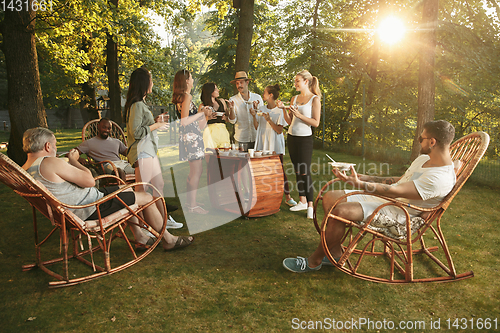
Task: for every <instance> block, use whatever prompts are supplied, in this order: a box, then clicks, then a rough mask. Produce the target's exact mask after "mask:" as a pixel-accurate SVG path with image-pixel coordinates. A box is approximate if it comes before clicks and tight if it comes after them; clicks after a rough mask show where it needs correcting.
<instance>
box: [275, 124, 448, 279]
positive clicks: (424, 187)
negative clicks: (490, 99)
mask: <svg viewBox="0 0 500 333" xmlns="http://www.w3.org/2000/svg"><path fill="white" fill-rule="evenodd" d="M454 136H455V128H454V127H453V125H451V124H450V123H449V122H447V121H444V120H437V121H431V122H428V123H426V124H424V130H423V131H422V134H421V135H420V137H419V141H420V146H421V149H420V153H421V155H420V156H419V157H417V158H416V159H415V160H414V161H413V163H412V164H411V165H410V167H409V168H408V170H406V172H405V174H404V175H403V176H401V177H375V176H367V175H361V174H357V173H356V171H355V170H354V167H351V174H350V175H349V176H348V175H346V173H345V172H340V171H338V170H336V169H334V170H333V173H334V174H335V176H337V177H338V178H339V179H341V180H342V181H344V182H347V183H349V184H352V185H353V186H354V188H355V189H359V190H364V191H365V192H367V193H374V194H378V195H383V196H386V197H390V198H398V199H399V200H402V201H406V202H408V203H409V204H412V205H415V206H419V207H423V208H432V207H435V206H436V205H438V204H439V203H440V202H441V201H442V200H443V199H444V198H445V197H446V195H447V194H448V193H449V192H450V191H451V189H452V188H453V186H454V185H455V182H456V176H455V170H454V165H453V162H452V159H451V156H450V144H451V142H452V140H453V138H454ZM352 191H357V190H335V191H330V192H327V193H325V194H324V196H323V210H324V211H325V215H326V214H328V213H329V211H330V209H331V208H332V206H333V204H334V203H335V202H336V201H337V199H339V198H340V197H341V196H343V195H344V194H346V193H349V192H352ZM386 202H387V201H386V200H384V199H382V198H379V197H375V196H370V195H363V194H359V195H353V196H350V197H347V198H346V199H343V200H342V201H341V202H339V203H338V204H337V205H336V206H335V208H334V209H333V211H332V213H333V214H334V215H335V216H339V217H342V218H345V219H348V220H351V221H366V220H367V219H368V218H369V217H370V216H371V215H372V214H373V212H374V211H375V209H377V208H378V207H379V206H380V205H382V204H384V203H386ZM407 210H408V213H409V214H410V217H415V216H418V215H419V213H420V211H417V210H414V209H411V208H409V207H407ZM380 213H381V214H384V215H386V216H388V217H390V218H392V219H394V220H396V221H400V222H401V221H405V220H406V217H405V216H404V213H403V211H402V210H401V209H399V208H397V207H395V206H386V207H384V208H382V209H381V210H380ZM345 226H346V225H345V224H344V223H342V222H341V221H339V220H335V219H334V220H332V221H331V222H330V223H328V225H327V228H326V239H327V244H328V247H329V250H330V253H331V254H332V256H333V257H334V259H337V260H338V259H339V258H340V256H341V255H342V248H341V240H342V237H343V235H344V232H345ZM322 265H331V263H330V261H329V260H328V258H327V257H326V256H325V252H324V250H323V247H322V245H321V243H320V244H319V245H318V247H317V248H316V251H314V253H313V254H312V255H311V256H310V257H309V258H303V257H297V258H286V259H285V260H283V266H284V267H285V268H286V269H288V270H289V271H292V272H295V273H303V272H310V271H317V270H319V269H320V268H321V266H322Z"/></svg>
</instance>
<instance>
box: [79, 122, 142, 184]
mask: <svg viewBox="0 0 500 333" xmlns="http://www.w3.org/2000/svg"><path fill="white" fill-rule="evenodd" d="M109 122H110V123H111V132H110V133H109V136H110V137H112V138H115V139H118V140H120V141H121V142H123V143H124V144H125V145H127V140H126V138H125V133H124V132H123V130H122V129H121V127H120V126H119V125H118V124H117V123H115V122H114V121H112V120H110V121H109ZM98 125H99V119H93V120H91V121H89V122H88V123H86V124H85V125H84V126H83V129H82V141H85V140H88V139H91V138H93V137H94V136H96V135H98V134H99V131H98V129H97V126H98ZM121 158H122V160H125V161H126V160H127V157H126V156H121ZM106 163H109V165H110V166H111V167H112V168H113V174H114V175H115V176H117V177H119V174H118V168H117V167H116V165H114V164H113V162H111V161H101V162H97V161H95V160H93V159H92V158H91V157H90V156H87V165H86V166H87V167H89V168H91V167H94V168H95V169H97V170H98V174H105V173H106V172H105V170H104V164H106ZM125 177H126V179H125V181H126V182H127V183H130V182H134V181H135V175H134V174H126V175H125Z"/></svg>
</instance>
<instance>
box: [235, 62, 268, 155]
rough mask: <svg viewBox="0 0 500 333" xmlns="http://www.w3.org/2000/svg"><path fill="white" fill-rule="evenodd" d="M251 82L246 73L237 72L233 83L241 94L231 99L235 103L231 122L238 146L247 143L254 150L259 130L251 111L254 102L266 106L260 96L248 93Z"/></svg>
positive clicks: (248, 147)
mask: <svg viewBox="0 0 500 333" xmlns="http://www.w3.org/2000/svg"><path fill="white" fill-rule="evenodd" d="M250 80H251V79H249V78H248V76H247V73H246V72H244V71H240V72H236V75H235V76H234V80H232V81H231V83H234V84H236V89H238V91H239V93H238V94H236V95H234V96H233V97H231V98H230V99H229V101H230V102H232V103H234V107H233V109H232V110H231V109H230V113H229V122H230V123H231V124H234V139H235V140H236V145H237V146H238V145H239V144H240V143H244V144H245V143H246V144H247V149H253V148H254V146H255V139H256V137H257V130H256V129H255V127H254V125H253V117H252V114H251V113H250V109H251V108H252V105H253V102H254V101H258V102H259V106H262V105H264V102H263V101H262V97H260V95H258V94H254V93H252V92H250V91H248V83H249V82H250ZM233 110H234V111H233Z"/></svg>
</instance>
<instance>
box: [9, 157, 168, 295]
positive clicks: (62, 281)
mask: <svg viewBox="0 0 500 333" xmlns="http://www.w3.org/2000/svg"><path fill="white" fill-rule="evenodd" d="M104 177H112V178H116V179H117V180H119V181H121V182H122V183H123V181H122V180H121V179H119V178H118V177H115V176H112V175H104V176H99V177H97V178H104ZM0 181H2V183H4V184H6V185H7V186H9V187H10V188H11V189H13V190H14V192H15V193H17V194H19V195H20V196H22V197H23V198H25V199H26V200H27V201H28V202H29V203H30V204H31V206H32V208H33V226H34V230H35V250H36V263H35V264H32V265H25V266H23V271H26V270H30V269H33V268H35V267H39V268H41V269H42V270H43V271H44V272H46V273H48V274H49V275H51V276H53V277H54V278H56V279H57V280H58V281H53V282H49V287H63V286H70V285H75V284H78V283H81V282H86V281H89V280H92V279H95V278H98V277H101V276H105V275H110V274H113V273H116V272H119V271H121V270H123V269H125V268H127V267H130V266H132V265H133V264H135V263H137V262H139V261H140V260H142V259H144V258H145V257H146V256H147V255H148V254H149V253H151V251H153V249H154V248H155V247H156V246H157V245H158V244H159V243H160V241H161V239H162V236H161V235H163V233H164V231H165V228H166V226H167V214H165V219H164V221H163V227H162V229H161V231H160V232H159V233H158V232H156V231H155V230H154V229H153V228H152V227H151V226H150V225H148V224H147V222H146V221H145V220H144V219H143V218H142V217H141V216H142V214H140V212H141V211H142V210H144V208H146V207H148V206H150V205H155V202H156V201H158V200H161V201H162V203H163V205H165V201H164V199H163V198H162V197H161V196H160V197H158V198H155V199H154V200H153V201H152V202H151V203H149V204H147V205H145V206H140V207H139V206H138V205H137V204H134V205H132V206H129V207H127V208H124V209H122V210H120V211H118V212H116V213H114V214H111V215H109V216H107V217H105V218H101V217H100V213H99V211H100V208H99V207H100V205H102V204H103V203H105V202H106V201H108V200H111V199H112V198H115V197H116V196H117V194H118V193H120V192H123V191H125V190H127V189H130V188H131V187H133V186H136V185H146V186H149V187H151V188H152V189H153V191H154V192H153V193H155V192H158V190H157V189H156V188H154V186H152V185H151V184H148V183H135V184H129V185H127V186H124V187H123V188H121V189H120V190H118V191H116V192H113V193H111V194H109V195H107V196H105V197H104V198H101V199H100V200H98V201H96V202H94V203H91V204H87V205H82V206H71V205H66V204H64V203H62V202H61V201H59V200H57V199H56V198H55V197H54V196H53V195H52V194H51V193H50V192H49V191H48V190H47V189H46V188H45V186H43V185H42V184H41V183H40V182H38V181H36V180H35V179H34V178H32V177H31V175H29V174H28V173H27V172H26V171H25V170H24V169H22V168H21V167H19V166H18V165H17V164H16V163H15V162H13V161H12V160H11V159H10V158H8V157H7V156H6V155H4V154H0ZM118 199H119V198H118ZM119 200H121V199H119ZM122 203H123V201H122ZM89 206H96V209H97V210H98V214H99V219H98V220H94V221H82V220H81V219H80V218H78V217H77V216H76V215H75V214H74V213H73V212H72V211H70V210H69V209H79V208H85V207H89ZM37 210H38V211H39V212H40V213H42V214H43V215H44V216H45V217H47V218H48V219H49V220H50V221H51V222H52V229H51V230H50V231H49V232H47V235H46V236H45V238H43V240H41V241H40V240H39V228H38V223H37V216H36V215H37V213H36V211H37ZM165 211H166V210H165ZM133 216H135V217H137V219H138V221H139V223H138V225H139V226H140V227H141V228H144V229H146V230H148V231H149V232H151V233H152V234H153V235H154V236H155V237H156V241H155V242H154V244H153V245H151V246H150V247H149V248H148V249H147V250H145V252H142V253H141V254H140V255H139V254H138V253H136V251H135V246H134V245H136V244H137V243H136V242H135V241H134V240H132V239H133V237H132V239H129V238H128V237H127V234H126V233H125V227H126V226H127V223H134V222H133V221H131V220H130V218H131V217H133ZM141 222H142V223H141ZM41 229H47V228H45V227H43V226H40V230H41ZM56 231H59V235H60V236H59V238H60V246H61V247H62V249H59V248H57V249H55V248H54V246H53V244H51V243H49V242H48V240H49V239H50V238H51V236H52V235H53V234H54V233H55V232H56ZM69 238H71V240H72V243H73V251H72V254H71V253H69V250H68V248H69ZM116 239H121V240H123V241H122V242H114V243H113V244H114V245H113V249H114V251H113V255H111V253H110V250H111V243H112V242H113V241H114V240H116ZM82 240H85V243H88V249H87V250H83V243H84V242H83V241H82ZM52 243H54V242H52ZM92 243H94V244H95V243H97V245H95V246H94V245H92ZM51 245H52V246H51ZM79 245H80V248H79ZM42 247H43V249H44V253H47V252H50V251H51V250H52V251H59V253H60V251H61V250H62V254H63V255H62V257H60V258H56V259H51V260H46V261H42V258H41V250H42ZM99 250H102V252H103V258H102V259H101V258H100V257H99V256H95V257H94V253H95V252H97V251H99ZM129 252H130V253H129ZM127 253H128V255H127ZM59 255H60V254H59ZM71 258H75V259H77V262H78V261H80V262H82V263H84V264H86V265H88V266H90V267H91V268H93V271H92V270H91V272H90V274H87V273H81V270H80V269H78V271H77V272H78V274H79V277H74V276H75V275H74V274H75V271H76V270H74V271H73V272H72V273H71V274H70V273H69V271H68V262H69V259H71ZM56 263H61V264H62V267H60V266H61V265H56V266H58V267H57V268H58V271H57V272H56V270H51V269H49V268H48V267H47V266H49V265H52V264H56ZM71 267H72V270H73V268H78V267H75V265H72V266H71ZM61 271H62V272H61Z"/></svg>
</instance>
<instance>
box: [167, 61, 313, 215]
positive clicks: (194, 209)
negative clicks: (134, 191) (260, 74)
mask: <svg viewBox="0 0 500 333" xmlns="http://www.w3.org/2000/svg"><path fill="white" fill-rule="evenodd" d="M250 81H251V79H250V78H249V77H248V75H247V73H246V72H244V71H238V72H236V75H235V78H234V80H232V81H231V83H232V84H235V87H236V89H237V90H238V93H237V94H236V95H234V96H232V97H231V98H229V100H225V99H222V98H220V96H219V89H218V87H217V84H216V83H213V82H208V83H205V84H204V85H203V87H202V89H201V103H200V104H199V106H198V107H196V104H195V103H194V102H193V100H192V99H193V97H192V95H191V90H192V88H193V82H194V81H193V77H192V74H191V73H190V72H189V71H188V70H186V69H182V70H179V71H178V72H177V73H176V74H175V78H174V84H173V90H174V91H173V96H172V103H173V104H174V105H175V107H176V112H177V116H178V118H179V119H180V128H179V133H180V137H179V159H180V160H181V161H189V166H190V172H189V176H188V178H187V184H186V188H187V203H188V211H189V212H191V213H197V214H207V213H208V211H207V210H205V209H204V208H203V207H202V206H201V205H200V204H199V203H198V202H197V201H196V193H197V188H198V185H199V180H200V177H201V174H202V171H203V160H204V156H205V149H206V148H228V147H230V146H231V141H230V135H229V132H228V130H227V127H226V122H229V123H231V124H233V125H234V141H233V145H234V146H236V147H242V149H244V150H248V149H255V150H259V151H263V150H269V151H274V152H275V153H276V154H278V155H279V156H280V159H281V163H282V164H283V155H285V137H284V133H283V129H284V127H286V126H289V129H288V140H287V141H288V151H289V153H290V159H291V160H292V164H293V167H294V170H295V175H296V181H297V188H298V192H299V202H298V203H297V202H296V201H295V200H294V199H293V198H292V197H291V195H290V186H289V181H288V179H287V177H286V173H285V172H283V176H284V184H285V185H284V193H285V202H286V203H287V204H288V205H289V206H291V208H290V210H291V211H303V210H306V211H307V215H306V216H307V218H311V219H312V218H313V207H312V203H313V195H314V192H313V184H312V180H311V172H310V167H311V158H312V149H313V140H314V139H313V128H314V127H317V126H318V125H319V121H320V115H321V114H320V110H321V101H320V100H321V91H320V89H319V81H318V79H317V78H316V77H315V76H312V75H311V73H309V72H308V71H305V70H304V71H301V72H300V73H298V74H297V75H296V76H295V79H294V86H295V89H296V91H297V92H299V94H298V95H296V96H294V97H293V98H292V99H291V101H290V105H285V103H283V102H282V101H281V100H279V95H280V90H281V87H280V86H279V84H275V85H270V86H267V87H266V88H265V89H264V93H263V95H262V97H261V96H260V95H258V94H256V93H253V92H251V91H250V90H249V88H248V86H249V83H250ZM283 170H285V168H283Z"/></svg>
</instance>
